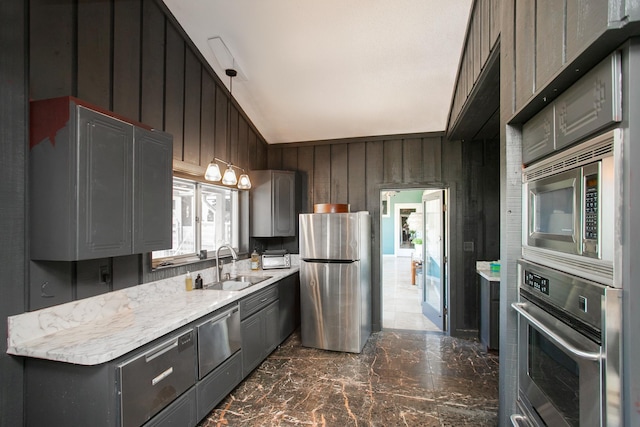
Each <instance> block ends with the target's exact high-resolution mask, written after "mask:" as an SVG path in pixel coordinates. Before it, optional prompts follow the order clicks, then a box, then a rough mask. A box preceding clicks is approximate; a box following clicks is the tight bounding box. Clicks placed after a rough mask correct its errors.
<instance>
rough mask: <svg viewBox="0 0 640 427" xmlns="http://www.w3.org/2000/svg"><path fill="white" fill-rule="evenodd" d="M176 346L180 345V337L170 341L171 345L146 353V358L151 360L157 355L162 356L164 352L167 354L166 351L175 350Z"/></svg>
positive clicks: (148, 360)
mask: <svg viewBox="0 0 640 427" xmlns="http://www.w3.org/2000/svg"><path fill="white" fill-rule="evenodd" d="M176 347H178V339H177V338H176V339H175V340H173V341H172V342H170V343H169V345H167V346H165V347H162V348H160V349H159V350H158V351H157V352H155V353H149V354H147V355H145V360H146V361H147V362H151V361H152V360H153V359H155V358H156V357H160V356H162V355H163V354H165V353H166V352H168V351H170V350H173V349H174V348H176Z"/></svg>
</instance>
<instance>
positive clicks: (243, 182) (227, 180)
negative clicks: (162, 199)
mask: <svg viewBox="0 0 640 427" xmlns="http://www.w3.org/2000/svg"><path fill="white" fill-rule="evenodd" d="M225 74H226V75H227V76H229V100H228V101H227V146H230V145H231V99H232V98H233V78H234V77H235V76H236V75H237V74H238V73H237V71H236V70H234V69H233V68H227V69H226V70H225ZM216 162H222V163H226V164H227V169H226V170H225V171H224V175H222V174H221V173H220V167H219V166H218V164H217V163H216ZM233 168H236V169H241V170H242V174H241V175H240V180H239V181H238V178H237V177H236V172H235V171H234V170H233ZM204 178H205V179H206V180H207V181H220V180H222V183H223V184H224V185H236V184H238V189H239V190H249V189H250V188H251V180H250V179H249V175H247V174H246V173H245V171H244V169H242V168H240V167H238V166H234V165H232V164H231V163H229V162H225V161H224V160H221V159H218V158H217V157H214V158H213V160H212V161H211V163H209V166H207V170H206V171H205V173H204Z"/></svg>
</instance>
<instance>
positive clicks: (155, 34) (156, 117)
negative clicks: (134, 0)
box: [140, 1, 165, 129]
mask: <svg viewBox="0 0 640 427" xmlns="http://www.w3.org/2000/svg"><path fill="white" fill-rule="evenodd" d="M164 22H165V18H164V14H163V13H162V11H161V10H160V9H159V8H158V5H157V4H156V2H153V1H145V2H143V3H142V64H141V65H140V68H141V72H142V77H141V80H142V82H141V84H142V91H141V93H140V120H141V121H142V122H143V123H146V124H148V125H149V126H152V127H154V128H156V129H164V92H165V89H164V80H165V79H164V70H165V67H164V46H165V41H164V40H165V37H164V34H165V24H164Z"/></svg>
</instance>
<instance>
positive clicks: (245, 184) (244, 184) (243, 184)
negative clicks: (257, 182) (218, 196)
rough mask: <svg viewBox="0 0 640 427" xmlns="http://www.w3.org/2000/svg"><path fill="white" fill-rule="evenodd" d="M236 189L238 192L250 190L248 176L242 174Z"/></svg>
mask: <svg viewBox="0 0 640 427" xmlns="http://www.w3.org/2000/svg"><path fill="white" fill-rule="evenodd" d="M238 188H239V189H240V190H248V189H250V188H251V180H250V179H249V175H247V174H246V173H243V174H242V175H240V179H239V180H238Z"/></svg>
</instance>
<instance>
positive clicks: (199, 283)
mask: <svg viewBox="0 0 640 427" xmlns="http://www.w3.org/2000/svg"><path fill="white" fill-rule="evenodd" d="M202 288H203V280H202V276H200V275H199V274H198V275H197V276H196V283H195V287H194V289H202Z"/></svg>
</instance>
